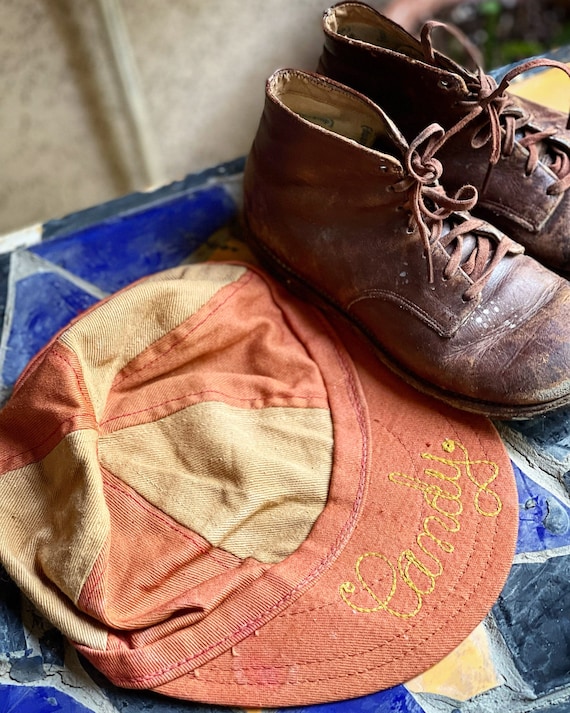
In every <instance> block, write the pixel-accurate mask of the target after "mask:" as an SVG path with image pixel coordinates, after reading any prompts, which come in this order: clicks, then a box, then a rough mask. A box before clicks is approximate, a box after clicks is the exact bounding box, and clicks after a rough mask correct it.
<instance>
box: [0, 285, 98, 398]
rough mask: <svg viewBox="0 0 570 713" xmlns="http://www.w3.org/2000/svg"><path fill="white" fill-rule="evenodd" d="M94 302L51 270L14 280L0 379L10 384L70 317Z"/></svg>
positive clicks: (88, 295) (90, 297)
mask: <svg viewBox="0 0 570 713" xmlns="http://www.w3.org/2000/svg"><path fill="white" fill-rule="evenodd" d="M95 302H97V298H96V297H93V295H90V294H88V293H87V292H84V291H83V290H82V289H80V288H79V287H77V286H76V285H73V284H72V283H71V282H69V281H68V280H66V279H65V278H63V277H61V276H60V275H57V274H55V273H51V272H46V273H43V272H42V273H38V274H36V275H31V276H29V277H25V278H23V279H22V280H20V281H19V282H18V283H16V295H15V302H14V312H13V315H12V328H11V331H10V336H9V338H8V346H7V350H6V359H5V362H4V368H3V372H2V378H3V380H4V384H5V385H6V386H12V385H13V384H14V382H15V381H16V379H17V378H18V376H19V375H20V374H21V373H22V371H23V369H24V367H25V366H26V364H27V363H28V361H29V360H30V359H31V358H32V357H33V356H34V354H36V353H37V352H38V351H39V350H40V349H41V348H42V347H43V346H44V345H45V344H46V343H47V342H48V341H49V340H50V338H51V337H52V336H53V335H54V334H55V333H56V332H57V331H58V330H60V329H61V328H62V327H64V326H65V325H66V324H67V323H68V322H69V321H70V320H71V319H73V317H75V316H76V315H77V314H79V313H80V312H82V311H83V310H85V309H87V307H90V306H91V305H92V304H94V303H95Z"/></svg>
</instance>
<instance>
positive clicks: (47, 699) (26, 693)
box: [0, 685, 92, 713]
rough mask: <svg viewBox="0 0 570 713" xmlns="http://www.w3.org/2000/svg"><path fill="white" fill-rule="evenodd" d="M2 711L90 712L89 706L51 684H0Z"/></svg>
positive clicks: (40, 712)
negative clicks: (32, 685)
mask: <svg viewBox="0 0 570 713" xmlns="http://www.w3.org/2000/svg"><path fill="white" fill-rule="evenodd" d="M0 711H2V713H16V712H17V711H18V712H19V711H21V712H22V713H24V712H25V713H92V710H91V709H90V708H86V707H85V706H84V705H82V704H81V703H79V702H78V701H76V700H74V699H73V698H71V697H70V696H68V695H67V694H65V693H62V692H61V691H58V690H57V689H56V688H52V687H51V686H34V687H31V686H2V685H0Z"/></svg>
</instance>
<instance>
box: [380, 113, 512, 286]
mask: <svg viewBox="0 0 570 713" xmlns="http://www.w3.org/2000/svg"><path fill="white" fill-rule="evenodd" d="M444 138H445V131H444V129H443V128H442V127H441V126H439V124H431V125H430V126H428V127H427V128H426V129H424V130H423V131H422V132H421V133H420V134H418V136H417V137H416V138H415V139H414V140H413V141H412V142H411V144H410V146H409V149H408V151H407V152H406V156H405V166H406V169H407V175H406V177H405V178H403V179H402V180H400V181H398V182H397V183H396V184H394V185H393V186H392V189H393V190H394V191H396V192H404V191H407V192H408V196H407V200H406V203H405V204H404V205H405V207H406V208H407V209H408V210H409V211H410V224H409V228H408V229H409V230H410V232H411V230H412V229H413V225H414V224H415V225H416V226H417V228H418V230H419V233H420V235H421V238H422V242H423V246H424V254H425V256H426V258H427V262H428V279H429V282H430V283H433V282H434V279H435V278H434V264H433V252H434V250H435V249H436V248H437V246H438V245H439V246H441V247H443V248H444V250H445V251H446V252H447V254H448V256H449V260H448V262H447V264H446V267H445V268H444V272H443V278H444V279H446V280H448V279H450V278H451V277H453V276H454V275H455V274H456V272H457V271H458V270H459V269H461V270H463V272H464V273H466V274H467V275H468V276H469V277H470V279H471V281H472V283H471V285H470V286H469V287H468V288H467V290H466V291H465V292H464V295H463V298H464V299H465V300H471V299H474V298H475V297H477V295H478V294H479V293H480V292H481V290H482V289H483V287H484V286H485V285H486V283H487V281H488V280H489V278H490V277H491V274H492V273H493V271H494V269H495V267H496V266H497V265H498V263H499V262H500V261H501V260H502V259H503V257H504V256H505V255H506V254H507V253H509V252H512V253H519V252H522V251H523V248H522V247H521V246H520V245H518V244H517V243H515V242H514V241H512V240H510V238H507V237H506V236H501V235H500V234H497V233H494V232H493V231H492V230H491V231H490V230H489V229H487V230H485V229H484V228H485V226H486V225H487V224H486V223H485V221H483V220H479V219H477V218H473V217H472V216H471V215H470V214H469V213H468V212H467V211H469V210H471V208H473V207H474V206H475V204H476V203H477V199H478V193H477V189H476V188H475V187H474V186H471V185H465V186H462V187H461V188H460V189H459V190H458V191H457V192H456V193H454V194H453V195H448V194H447V193H446V191H445V190H444V188H443V187H442V186H441V184H440V183H439V178H440V176H441V174H442V172H443V168H442V164H441V162H440V161H439V160H438V159H437V158H436V157H435V156H434V154H435V152H436V151H437V150H438V149H439V147H440V145H441V140H442V139H444Z"/></svg>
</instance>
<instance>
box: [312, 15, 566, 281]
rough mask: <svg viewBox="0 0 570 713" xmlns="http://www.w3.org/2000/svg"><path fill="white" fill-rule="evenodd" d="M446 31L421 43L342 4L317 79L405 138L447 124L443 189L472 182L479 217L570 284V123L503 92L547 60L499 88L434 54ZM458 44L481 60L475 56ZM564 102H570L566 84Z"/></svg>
mask: <svg viewBox="0 0 570 713" xmlns="http://www.w3.org/2000/svg"><path fill="white" fill-rule="evenodd" d="M440 24H441V23H426V25H425V26H424V28H423V30H422V33H421V41H420V40H417V39H416V38H415V37H413V36H412V35H410V34H409V33H408V32H406V31H405V30H404V29H403V28H402V27H400V26H399V25H397V24H396V23H394V22H392V21H391V20H389V19H388V18H386V17H384V16H383V15H381V14H380V13H378V12H376V10H374V9H373V8H371V7H369V6H368V5H366V4H364V3H361V2H343V3H339V4H337V5H334V6H333V7H331V8H330V9H329V10H328V11H327V12H326V13H325V15H324V19H323V26H324V32H325V45H324V49H323V53H322V55H321V59H320V62H319V72H321V73H323V74H326V75H327V76H329V77H332V78H333V79H336V80H337V81H340V82H342V83H343V84H347V85H349V86H351V87H352V88H354V89H357V90H358V91H360V92H363V93H364V94H366V95H367V96H369V97H370V98H371V99H373V100H374V101H376V102H377V103H379V104H380V105H381V106H382V107H383V108H384V109H385V111H386V112H388V114H389V115H390V116H391V118H392V119H393V120H394V121H395V122H396V123H397V125H398V127H399V128H400V129H401V130H402V132H403V133H404V135H405V136H406V138H407V139H408V140H411V139H413V138H414V136H416V135H417V134H418V133H419V132H420V131H421V130H422V129H423V128H424V127H426V126H427V125H428V124H431V123H432V122H437V123H439V124H441V126H443V128H444V129H445V130H446V135H445V136H444V137H442V140H441V148H440V150H439V151H438V158H439V159H440V160H441V161H442V163H443V166H444V174H443V179H442V180H443V181H444V183H445V186H446V188H449V189H450V190H457V189H459V188H460V187H461V186H462V185H463V184H464V183H470V184H472V185H474V186H475V187H476V188H477V189H478V191H479V202H478V204H477V206H476V207H475V209H474V210H475V212H476V214H477V215H478V216H480V217H483V218H485V219H487V220H490V221H491V222H492V223H493V224H494V225H496V226H497V227H499V228H500V229H501V230H503V231H505V232H506V233H507V234H508V235H509V236H510V237H511V238H513V239H514V240H517V241H518V242H520V243H521V244H522V245H524V246H525V249H526V251H527V253H529V254H530V255H533V256H534V257H535V258H536V259H537V260H540V262H542V263H543V264H545V265H547V266H549V267H551V268H552V269H554V270H557V271H558V272H560V273H561V274H564V275H565V276H567V277H570V192H569V191H568V189H569V187H570V132H569V131H567V130H566V124H567V121H568V116H567V115H565V114H562V113H561V112H557V111H554V110H551V109H548V108H547V107H544V106H541V105H539V104H535V103H534V102H531V101H528V100H525V99H520V98H518V97H516V96H514V95H512V94H509V92H508V91H506V87H507V86H508V83H509V81H510V80H511V79H512V78H513V77H514V76H515V75H516V74H518V73H519V72H520V71H521V69H523V68H525V67H526V68H527V69H528V68H530V67H532V66H534V65H541V64H548V63H549V60H546V59H538V60H533V61H531V62H529V63H524V64H523V65H521V66H520V67H518V68H516V69H514V70H512V71H511V72H510V73H509V74H508V75H506V76H505V78H504V79H503V81H502V82H501V84H499V85H497V83H496V82H495V80H494V79H493V78H492V77H491V76H489V75H486V74H485V73H484V72H483V70H482V69H481V68H480V66H479V67H478V68H477V69H476V70H475V71H470V70H468V69H466V68H464V67H462V66H460V65H459V64H457V63H456V62H454V61H453V60H452V59H450V58H449V57H447V56H445V55H444V54H441V53H439V52H437V51H435V50H434V48H433V46H432V37H431V36H432V32H433V30H434V29H435V28H436V27H437V26H438V25H440ZM444 27H445V26H444ZM439 31H441V30H439ZM450 31H452V32H454V33H456V32H457V31H456V30H455V29H454V28H450ZM458 38H459V39H460V40H461V41H462V42H463V44H464V46H465V49H466V50H467V51H468V53H470V54H471V55H473V56H472V60H473V61H474V62H476V61H477V59H478V58H477V57H476V55H475V53H476V49H475V48H473V47H472V46H471V45H470V44H469V41H468V40H467V39H466V38H462V37H461V35H458ZM552 64H554V65H555V66H557V67H559V68H560V69H561V70H562V71H564V72H566V73H569V72H570V70H569V69H567V68H565V67H564V65H562V64H560V63H557V62H554V63H552ZM568 97H569V103H570V82H569V83H568Z"/></svg>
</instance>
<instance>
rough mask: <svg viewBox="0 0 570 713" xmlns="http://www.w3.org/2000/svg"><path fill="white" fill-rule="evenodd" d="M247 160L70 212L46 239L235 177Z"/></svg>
mask: <svg viewBox="0 0 570 713" xmlns="http://www.w3.org/2000/svg"><path fill="white" fill-rule="evenodd" d="M245 160H246V157H245V156H240V157H239V158H236V159H234V160H233V161H227V162H226V163H221V164H219V165H218V166H212V167H210V168H206V169H204V171H201V172H199V173H190V174H188V175H187V176H185V177H184V178H183V179H182V180H180V181H174V182H173V183H169V184H168V185H167V186H161V187H160V188H157V189H156V190H154V191H145V192H144V193H140V192H134V193H129V194H128V195H125V196H121V197H120V198H115V199H114V200H111V201H107V202H106V203H100V204H98V205H95V206H92V207H90V208H86V209H85V210H80V211H77V212H76V213H71V214H70V215H66V216H64V217H63V218H56V219H54V220H49V221H47V222H46V223H44V225H43V239H44V240H53V239H54V238H59V237H63V236H65V235H71V234H77V233H79V232H81V231H82V230H83V229H84V228H87V227H89V226H92V225H99V224H100V223H102V222H104V221H105V220H106V219H107V218H109V217H110V216H116V215H126V214H127V213H133V212H135V211H140V210H142V209H143V208H144V207H145V206H150V205H157V204H159V203H162V204H163V205H165V204H166V203H167V202H169V201H170V200H173V199H175V198H177V197H179V196H182V195H184V194H186V195H187V194H188V193H190V192H191V191H193V190H196V189H199V188H204V187H205V186H206V185H209V184H212V183H213V182H216V181H218V183H219V182H220V181H223V180H224V179H225V178H228V177H232V178H233V179H234V180H235V178H237V177H240V174H242V173H243V171H244V168H245Z"/></svg>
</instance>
